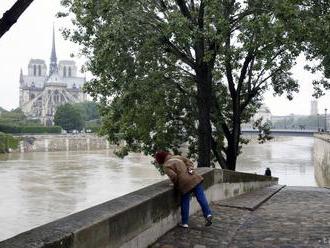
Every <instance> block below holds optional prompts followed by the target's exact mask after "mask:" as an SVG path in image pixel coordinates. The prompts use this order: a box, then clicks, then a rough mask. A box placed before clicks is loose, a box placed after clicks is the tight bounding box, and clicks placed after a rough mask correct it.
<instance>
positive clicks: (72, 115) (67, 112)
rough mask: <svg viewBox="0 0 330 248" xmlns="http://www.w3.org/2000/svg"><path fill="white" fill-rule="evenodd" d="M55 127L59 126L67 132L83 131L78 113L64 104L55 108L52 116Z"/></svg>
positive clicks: (67, 104)
mask: <svg viewBox="0 0 330 248" xmlns="http://www.w3.org/2000/svg"><path fill="white" fill-rule="evenodd" d="M54 122H55V125H58V126H61V127H62V128H63V129H64V130H66V131H67V132H70V131H72V130H78V131H81V130H82V129H83V124H84V122H83V119H82V117H81V114H80V112H79V111H78V110H77V109H76V108H74V107H73V106H72V105H71V104H69V103H66V104H64V105H61V106H59V107H58V108H57V110H56V113H55V116H54Z"/></svg>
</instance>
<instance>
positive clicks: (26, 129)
mask: <svg viewBox="0 0 330 248" xmlns="http://www.w3.org/2000/svg"><path fill="white" fill-rule="evenodd" d="M0 132H3V133H13V134H18V133H32V134H39V133H61V132H62V128H61V127H59V126H52V127H44V126H13V125H4V124H0Z"/></svg>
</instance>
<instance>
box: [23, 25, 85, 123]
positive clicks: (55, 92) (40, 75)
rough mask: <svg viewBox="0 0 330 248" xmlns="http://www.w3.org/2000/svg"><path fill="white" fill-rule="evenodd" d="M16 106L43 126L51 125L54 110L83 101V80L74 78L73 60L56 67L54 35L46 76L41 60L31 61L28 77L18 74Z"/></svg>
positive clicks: (45, 66)
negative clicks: (18, 89) (17, 99)
mask: <svg viewBox="0 0 330 248" xmlns="http://www.w3.org/2000/svg"><path fill="white" fill-rule="evenodd" d="M19 83H20V87H19V88H20V91H19V95H20V97H19V106H20V108H21V109H22V111H23V112H24V113H25V115H26V116H27V117H28V118H29V119H39V120H40V121H41V123H42V124H44V125H46V126H51V125H53V124H54V115H55V112H56V108H57V107H58V106H60V105H62V104H65V103H77V102H82V101H86V100H87V99H86V94H84V93H83V91H82V87H83V85H84V83H85V78H83V77H78V76H77V66H76V63H75V62H74V61H73V60H60V61H59V62H58V63H57V57H56V48H55V33H54V29H53V44H52V50H51V58H50V64H49V72H48V73H47V65H46V63H45V61H44V60H41V59H31V60H30V63H29V66H28V74H27V75H24V74H23V71H22V70H21V73H20V82H19Z"/></svg>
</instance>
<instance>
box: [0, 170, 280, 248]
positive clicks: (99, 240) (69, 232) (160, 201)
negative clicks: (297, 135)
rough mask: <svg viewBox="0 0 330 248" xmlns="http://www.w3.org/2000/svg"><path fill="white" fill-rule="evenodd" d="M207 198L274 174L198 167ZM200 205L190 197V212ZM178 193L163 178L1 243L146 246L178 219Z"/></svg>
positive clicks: (262, 182) (55, 247)
mask: <svg viewBox="0 0 330 248" xmlns="http://www.w3.org/2000/svg"><path fill="white" fill-rule="evenodd" d="M197 173H198V174H200V175H202V176H203V177H204V181H203V187H204V189H205V193H206V195H207V198H208V200H209V201H210V202H214V201H219V200H221V199H225V198H229V197H232V196H236V195H239V194H242V193H245V192H249V191H254V190H256V189H259V188H262V187H266V186H270V185H274V184H277V183H278V178H272V177H266V176H261V175H256V174H248V173H239V172H233V171H227V170H220V169H210V168H202V169H198V170H197ZM199 209H200V208H199V206H198V204H197V201H196V199H194V198H193V199H192V202H191V210H190V214H191V215H192V214H194V213H195V212H196V211H198V210H199ZM179 220H180V207H179V195H178V193H177V192H176V191H175V190H174V189H173V185H171V184H170V181H169V180H165V181H162V182H159V183H156V184H153V185H151V186H147V187H145V188H143V189H140V190H138V191H135V192H133V193H130V194H127V195H124V196H122V197H119V198H117V199H114V200H111V201H108V202H105V203H103V204H100V205H98V206H95V207H92V208H89V209H87V210H84V211H82V212H79V213H76V214H72V215H70V216H67V217H65V218H62V219H60V220H57V221H54V222H51V223H49V224H46V225H43V226H40V227H37V228H35V229H32V230H30V231H27V232H25V233H22V234H19V235H17V236H15V237H13V238H11V239H8V240H5V241H3V242H0V248H7V247H11V248H19V247H24V248H32V247H33V248H41V247H42V248H60V247H66V248H78V247H79V248H90V247H98V248H103V247H105V248H108V247H109V248H110V247H111V248H116V247H134V248H139V247H147V246H148V245H150V244H152V243H153V242H155V241H156V240H157V239H158V238H159V237H161V236H162V235H163V234H165V233H166V232H167V231H169V230H170V229H172V228H173V227H174V226H176V225H177V224H178V223H179Z"/></svg>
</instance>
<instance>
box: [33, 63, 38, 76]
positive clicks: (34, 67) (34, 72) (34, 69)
mask: <svg viewBox="0 0 330 248" xmlns="http://www.w3.org/2000/svg"><path fill="white" fill-rule="evenodd" d="M33 76H37V65H33Z"/></svg>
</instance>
